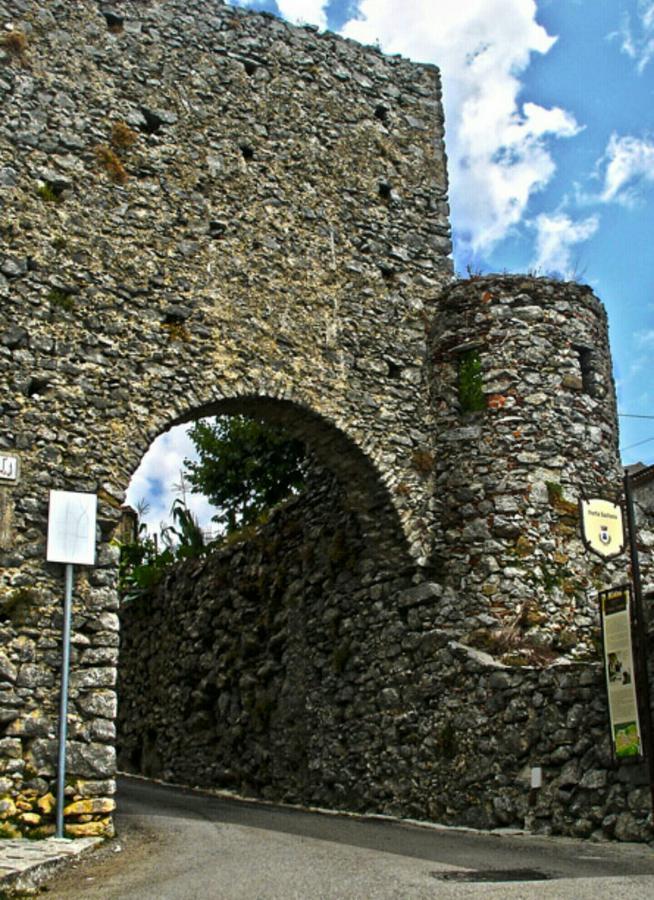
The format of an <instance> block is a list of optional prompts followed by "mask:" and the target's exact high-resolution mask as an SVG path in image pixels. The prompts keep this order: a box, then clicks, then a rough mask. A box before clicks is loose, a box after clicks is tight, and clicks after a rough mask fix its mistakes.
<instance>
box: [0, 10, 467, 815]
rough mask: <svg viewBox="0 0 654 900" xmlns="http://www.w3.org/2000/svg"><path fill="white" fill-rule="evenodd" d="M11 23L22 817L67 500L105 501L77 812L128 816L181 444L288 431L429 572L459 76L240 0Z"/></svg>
mask: <svg viewBox="0 0 654 900" xmlns="http://www.w3.org/2000/svg"><path fill="white" fill-rule="evenodd" d="M0 32H1V33H2V35H3V39H2V43H1V45H0V106H1V107H2V117H1V121H0V193H1V195H2V203H3V209H4V216H3V220H2V222H1V223H0V229H1V248H0V301H1V303H2V308H3V319H2V325H1V326H0V384H1V388H2V389H1V393H0V396H1V398H2V399H1V401H0V451H1V452H2V453H3V454H8V455H10V456H11V457H12V458H13V459H15V460H17V462H18V470H19V477H18V478H17V479H15V480H7V481H4V480H3V481H1V482H0V638H1V641H2V656H1V657H0V664H1V672H0V710H1V719H2V725H3V728H4V732H3V736H2V738H1V739H2V740H3V741H5V742H6V743H3V744H2V745H1V747H2V754H3V759H2V763H1V771H0V797H2V798H7V799H6V803H7V806H6V809H5V810H4V811H0V817H2V818H3V819H4V820H5V822H6V823H9V824H8V825H7V828H8V829H9V830H10V831H11V830H12V829H16V828H18V829H21V830H25V831H30V830H31V829H37V828H40V827H42V826H43V827H45V828H46V829H49V828H51V817H50V815H49V812H44V811H42V810H41V807H40V806H38V804H39V803H40V802H42V804H44V809H46V808H47V809H48V810H49V808H50V805H51V788H52V779H53V774H54V740H55V737H56V727H57V724H56V723H57V693H58V684H59V659H60V647H59V642H60V633H61V629H60V625H61V612H60V610H61V601H62V593H63V572H62V567H61V566H58V565H48V564H46V563H45V561H44V557H45V535H46V526H47V511H48V496H49V490H50V489H53V488H54V489H67V490H83V491H92V492H97V493H98V496H99V530H98V564H97V566H96V567H94V568H93V569H90V570H81V571H78V572H77V574H76V583H75V591H74V600H75V608H74V616H73V630H74V638H73V659H72V693H71V710H70V713H71V716H70V737H71V743H70V761H69V762H70V765H69V774H70V777H71V784H70V785H69V789H68V793H69V795H70V799H71V802H74V803H78V802H79V803H82V802H83V803H85V804H86V806H84V807H83V808H78V807H74V811H75V818H71V822H74V823H76V825H75V828H78V829H82V830H83V829H86V830H87V831H88V832H89V833H92V832H94V831H99V832H102V831H103V830H107V829H110V828H111V823H110V821H109V819H108V818H107V815H106V813H107V811H108V810H110V809H111V806H112V802H113V801H112V800H111V794H112V793H113V787H114V785H113V774H114V763H115V760H114V748H113V739H114V731H113V728H114V726H113V716H114V704H115V696H114V695H113V685H114V681H115V666H116V661H117V649H116V648H117V644H118V634H117V628H118V622H117V617H116V610H117V604H118V601H117V597H116V591H115V586H116V551H115V548H113V547H112V545H111V540H112V536H113V533H114V529H115V527H116V524H117V522H118V518H119V508H120V505H121V503H122V501H123V499H124V490H125V488H126V486H127V484H128V483H129V479H130V477H131V475H132V473H133V472H134V471H135V469H136V468H137V465H138V463H139V462H140V459H141V457H142V455H143V453H144V452H145V450H146V449H147V448H148V446H149V444H150V443H151V441H152V440H153V439H154V437H156V436H157V435H158V434H160V433H161V432H163V431H165V430H166V429H167V428H169V427H171V426H172V425H174V424H177V423H179V422H182V421H185V420H189V419H192V418H194V417H195V416H197V415H208V414H211V413H220V412H254V413H256V414H258V415H261V416H263V417H265V418H268V419H270V420H272V421H280V422H283V423H284V424H285V425H286V427H287V428H289V429H290V430H291V431H292V433H293V434H294V435H296V436H297V437H299V438H301V439H302V440H304V441H305V442H306V443H307V445H308V446H309V447H310V449H311V450H312V452H313V453H314V454H315V455H316V457H318V458H320V459H321V461H322V463H323V464H324V465H326V466H327V467H328V468H331V469H333V470H334V471H336V472H337V473H338V474H339V476H340V477H341V479H342V480H343V481H344V482H345V483H347V484H348V503H349V504H350V506H351V507H352V508H353V509H356V510H357V512H358V514H359V517H360V520H361V521H362V522H364V523H365V527H366V529H368V530H369V531H370V533H371V534H373V535H376V536H377V537H378V538H379V539H380V540H381V539H383V541H384V542H385V544H386V548H387V552H388V555H389V556H391V557H393V558H394V559H395V563H396V565H397V566H398V567H399V569H404V568H411V567H414V568H415V567H416V566H417V567H418V568H419V569H425V568H426V567H428V566H429V564H430V551H431V540H432V538H431V535H432V533H433V528H434V518H433V514H432V511H431V509H430V495H431V494H430V479H429V474H428V473H425V472H424V471H423V470H422V469H421V468H420V466H419V464H418V463H417V460H420V458H421V454H424V453H425V452H426V449H427V448H428V446H429V441H430V427H429V409H428V403H427V395H426V390H425V383H426V379H425V374H424V366H425V362H426V356H425V346H426V334H425V321H426V320H427V319H428V318H429V316H430V315H431V313H427V312H426V309H427V308H428V307H430V306H432V305H433V302H434V298H435V296H436V295H437V293H438V290H439V289H440V287H441V286H442V285H443V284H444V283H445V282H446V281H447V280H449V278H450V277H451V261H450V259H449V252H450V239H449V223H448V218H447V215H448V208H447V202H446V188H447V183H446V172H445V154H444V150H443V124H442V110H441V104H440V85H439V75H438V71H437V70H436V69H435V68H434V67H431V66H424V65H417V64H413V63H411V62H408V61H407V60H403V59H401V58H399V57H386V56H384V55H383V54H381V53H380V52H379V51H378V50H377V49H375V48H372V47H368V48H366V47H361V46H359V45H357V44H355V43H353V42H351V41H346V40H343V39H341V38H339V37H337V36H335V35H331V34H324V35H323V34H317V33H316V31H315V30H314V29H311V28H294V27H291V26H289V25H286V24H285V23H283V22H281V21H279V20H277V19H274V18H271V17H269V16H264V15H259V14H249V13H245V12H244V11H243V10H240V9H234V8H231V7H226V6H224V5H223V4H222V3H220V2H219V0H211V2H206V0H162V2H153V3H140V2H136V0H134V2H125V3H123V2H115V3H111V4H104V3H102V4H99V3H97V2H94V0H79V2H75V3H70V2H68V0H47V2H46V0H11V2H6V0H0ZM6 34H9V38H7V37H5V35H6ZM44 798H46V799H44ZM16 800H20V803H22V804H24V805H23V806H21V807H20V808H19V809H18V811H16V807H15V801H16ZM3 802H4V800H3ZM89 804H91V806H92V807H93V809H92V810H91V811H90V812H89V809H90V807H89ZM72 815H73V813H71V816H72ZM79 816H82V817H85V816H91V821H88V819H85V818H82V819H79ZM73 830H74V829H73Z"/></svg>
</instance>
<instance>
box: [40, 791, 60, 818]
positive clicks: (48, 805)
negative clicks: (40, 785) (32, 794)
mask: <svg viewBox="0 0 654 900" xmlns="http://www.w3.org/2000/svg"><path fill="white" fill-rule="evenodd" d="M36 805H37V806H38V808H39V809H40V810H41V812H42V813H43V815H44V816H49V815H50V813H51V812H52V811H53V809H54V808H55V806H56V805H57V801H56V800H55V798H54V795H53V794H44V795H43V796H42V797H39V799H38V800H37V803H36Z"/></svg>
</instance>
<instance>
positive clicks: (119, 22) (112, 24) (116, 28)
mask: <svg viewBox="0 0 654 900" xmlns="http://www.w3.org/2000/svg"><path fill="white" fill-rule="evenodd" d="M102 15H103V16H104V18H105V21H106V23H107V28H108V29H109V31H110V32H111V33H112V34H121V33H122V31H123V26H124V24H125V19H124V18H123V17H122V16H117V15H116V14H115V13H112V12H103V13H102Z"/></svg>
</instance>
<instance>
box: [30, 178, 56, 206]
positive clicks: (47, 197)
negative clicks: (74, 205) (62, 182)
mask: <svg viewBox="0 0 654 900" xmlns="http://www.w3.org/2000/svg"><path fill="white" fill-rule="evenodd" d="M36 193H37V194H38V195H39V197H40V198H41V200H43V201H44V202H45V203H60V202H61V194H62V191H61V190H60V189H59V188H57V187H55V185H54V184H52V182H50V181H44V182H43V184H40V185H39V186H38V188H37V189H36Z"/></svg>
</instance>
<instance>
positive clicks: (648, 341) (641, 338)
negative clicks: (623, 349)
mask: <svg viewBox="0 0 654 900" xmlns="http://www.w3.org/2000/svg"><path fill="white" fill-rule="evenodd" d="M635 338H636V341H637V342H638V344H639V345H640V346H641V347H644V346H649V345H651V346H653V347H654V329H650V330H649V331H637V332H636V334H635Z"/></svg>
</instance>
